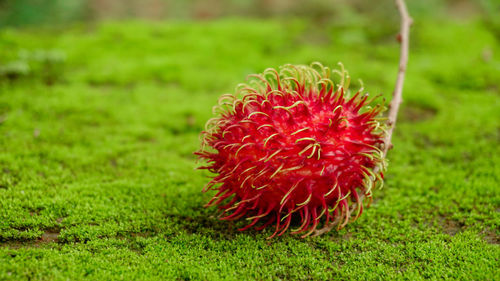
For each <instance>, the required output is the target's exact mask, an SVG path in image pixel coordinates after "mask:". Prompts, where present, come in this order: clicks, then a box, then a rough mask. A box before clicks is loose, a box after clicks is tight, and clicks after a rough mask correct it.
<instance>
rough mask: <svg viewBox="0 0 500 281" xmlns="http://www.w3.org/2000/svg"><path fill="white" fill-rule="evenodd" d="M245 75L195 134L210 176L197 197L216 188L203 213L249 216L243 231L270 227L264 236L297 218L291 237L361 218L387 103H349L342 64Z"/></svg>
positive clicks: (375, 176) (355, 98) (378, 165)
mask: <svg viewBox="0 0 500 281" xmlns="http://www.w3.org/2000/svg"><path fill="white" fill-rule="evenodd" d="M332 73H338V74H340V79H341V81H340V82H339V83H338V84H335V83H334V82H333V81H332V80H331V78H330V75H331V74H332ZM251 77H253V79H252V80H251V81H250V82H249V84H241V85H239V86H238V90H237V95H236V96H235V95H232V94H227V95H223V96H222V97H221V98H220V99H219V105H217V106H215V107H214V114H216V115H217V117H215V118H212V119H211V120H209V121H208V122H207V124H206V128H205V131H203V132H202V133H201V137H202V148H201V149H200V150H199V151H198V152H196V154H197V155H198V156H199V158H200V159H202V160H205V161H206V162H207V163H208V165H207V166H205V167H201V169H208V170H209V171H210V172H212V173H214V174H216V175H215V176H214V177H213V179H212V180H211V181H210V182H209V183H208V184H207V185H206V186H205V188H204V190H205V191H207V190H210V189H216V190H217V191H218V192H217V193H216V195H215V196H214V197H213V198H212V200H210V202H209V203H208V204H207V206H213V205H218V207H219V208H220V210H221V211H222V214H221V219H223V220H236V219H240V218H242V217H246V219H247V220H249V224H248V225H247V226H245V227H243V228H241V229H240V230H245V229H247V228H249V227H252V226H257V229H264V228H265V227H266V226H269V225H273V228H274V232H273V234H272V235H271V236H270V238H272V237H274V236H275V235H282V234H283V233H284V232H285V231H286V230H287V229H288V228H289V226H290V224H291V222H292V219H294V221H297V220H300V222H299V223H295V224H297V228H296V229H295V230H293V232H292V233H304V234H303V237H306V236H308V235H310V234H311V233H312V232H314V231H315V230H316V229H317V227H318V226H321V225H323V226H326V225H328V224H329V223H330V224H331V223H332V222H333V221H336V224H338V227H339V228H341V227H343V226H345V225H346V224H347V222H348V221H349V219H350V218H354V219H356V218H357V217H359V215H361V213H362V210H363V204H362V199H361V196H364V197H366V198H368V199H371V191H372V189H373V187H374V186H375V185H377V184H382V180H383V174H382V171H383V168H384V159H383V154H382V151H381V150H382V147H383V143H384V136H385V125H384V123H383V122H382V121H381V118H380V116H379V115H380V113H381V112H382V111H383V110H384V106H383V105H380V104H377V105H374V106H371V105H370V103H372V101H373V99H372V100H370V101H368V95H362V94H361V93H360V92H357V93H356V94H354V95H352V96H351V95H350V94H349V91H348V86H349V81H350V78H349V76H348V75H347V72H346V71H344V69H343V67H342V70H341V71H331V70H330V69H329V68H327V67H323V66H322V65H320V64H318V63H315V64H312V65H311V66H304V65H297V66H294V65H286V66H283V67H281V68H280V71H279V72H278V71H277V70H275V69H267V70H266V71H264V73H263V74H260V75H252V76H251ZM353 206H354V207H355V208H353ZM351 211H352V212H353V213H356V214H355V215H354V214H351Z"/></svg>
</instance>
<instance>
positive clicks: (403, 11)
mask: <svg viewBox="0 0 500 281" xmlns="http://www.w3.org/2000/svg"><path fill="white" fill-rule="evenodd" d="M395 1H396V6H397V8H398V10H399V15H400V17H401V23H400V31H399V35H398V40H400V42H401V46H400V52H399V70H398V76H397V78H396V85H395V86H394V92H393V96H392V100H391V103H390V104H389V113H388V115H387V117H388V118H387V126H388V130H387V135H386V136H385V139H384V147H383V151H382V152H383V156H384V158H385V157H386V155H387V151H389V149H391V148H392V141H391V140H392V133H393V131H394V127H395V126H396V120H397V117H398V111H399V106H400V105H401V102H402V101H403V99H402V96H403V83H404V79H405V72H406V65H407V64H408V52H409V47H410V45H409V44H410V26H411V24H412V22H413V20H412V19H411V17H410V14H409V13H408V9H407V8H406V4H405V2H404V0H395ZM378 172H379V167H378V166H377V167H375V169H374V171H373V173H374V174H377V173H378ZM372 180H375V179H373V178H372ZM364 197H365V195H364V194H361V195H360V202H362V201H363V199H364ZM357 207H358V206H357V204H356V203H354V204H353V205H352V206H351V208H350V212H349V213H351V214H352V213H353V211H354V210H356V208H357ZM339 222H340V217H338V218H337V219H336V220H334V221H333V222H331V223H329V224H327V225H325V226H324V227H323V228H321V229H317V230H315V231H314V233H313V235H312V236H318V235H321V234H323V233H325V232H328V231H330V230H331V229H332V228H333V227H335V226H336V225H337V224H339Z"/></svg>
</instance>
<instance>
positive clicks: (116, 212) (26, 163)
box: [0, 20, 500, 280]
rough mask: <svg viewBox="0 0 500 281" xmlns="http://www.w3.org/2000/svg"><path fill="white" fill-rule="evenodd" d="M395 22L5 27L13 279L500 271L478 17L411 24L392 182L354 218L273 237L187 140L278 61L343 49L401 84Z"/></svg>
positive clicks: (3, 93) (5, 178)
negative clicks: (214, 205)
mask: <svg viewBox="0 0 500 281" xmlns="http://www.w3.org/2000/svg"><path fill="white" fill-rule="evenodd" d="M368 26H370V27H371V28H367V27H368ZM396 32H397V30H396V25H395V27H394V28H393V29H392V28H385V27H384V28H377V27H376V25H374V24H373V23H366V24H364V23H363V22H353V23H341V24H331V25H328V26H327V27H320V26H318V25H315V24H312V23H311V24H310V23H305V22H300V21H287V22H276V21H240V20H223V21H217V22H211V23H155V24H146V23H138V22H135V23H133V22H129V23H119V24H118V23H115V24H99V25H97V26H76V27H71V28H64V29H59V30H55V29H49V30H46V29H35V28H32V29H26V30H3V31H1V32H0V46H1V50H2V52H1V53H0V59H1V61H0V62H1V65H2V67H1V68H0V79H1V82H0V279H1V280H13V279H30V280H33V279H39V280H78V279H83V278H88V279H90V280H107V279H123V280H132V279H138V280H147V279H154V278H158V279H160V278H162V279H180V280H199V279H208V280H217V279H226V280H245V279H261V280H262V279H264V280H266V279H283V280H297V279H306V280H308V279H313V280H321V279H324V280H327V279H333V278H339V279H354V280H356V279H359V280H365V279H388V278H390V279H392V278H401V279H409V280H418V279H427V278H431V279H440V278H447V279H463V280H494V279H495V278H498V276H500V270H499V268H500V261H499V260H500V248H499V236H500V230H499V226H500V188H499V182H500V145H499V142H500V123H499V122H500V121H499V120H500V94H499V91H500V89H499V82H498V81H500V44H499V40H500V37H499V34H500V33H499V32H498V30H494V29H491V27H490V26H489V25H488V24H487V23H484V22H482V21H474V20H471V21H468V22H467V23H454V22H425V21H424V22H417V23H416V24H415V26H414V27H413V31H412V32H413V33H412V47H411V48H412V50H411V58H410V65H409V68H408V76H407V81H406V85H405V92H404V95H405V101H404V105H403V108H402V112H401V119H400V123H399V124H398V127H397V129H396V134H395V136H394V144H395V149H394V150H392V151H391V152H390V153H389V159H390V166H389V170H388V172H387V174H386V178H387V181H386V184H385V187H384V189H382V190H376V191H375V192H374V198H375V201H374V203H373V204H372V206H371V207H370V208H368V209H366V212H365V213H364V214H363V216H362V217H361V218H360V219H359V220H358V221H356V222H355V223H352V224H349V225H348V226H347V227H346V228H345V229H343V230H340V231H338V232H337V231H333V232H331V233H329V234H327V235H324V236H322V237H318V238H307V239H300V238H299V237H296V236H291V235H284V236H282V237H279V238H276V239H273V240H270V241H269V240H266V239H265V238H266V237H267V236H269V235H270V233H271V231H266V232H264V233H261V232H255V231H247V232H244V233H240V232H238V231H237V230H236V228H237V226H238V225H239V223H236V224H234V223H227V222H221V221H218V220H217V219H216V218H215V217H214V216H213V215H214V214H215V210H214V209H204V208H203V207H202V205H203V204H204V203H205V202H207V200H208V199H209V197H210V196H211V195H212V194H202V193H201V189H202V187H203V185H204V184H205V183H206V182H207V176H208V174H207V173H204V172H200V171H195V170H194V168H195V167H196V163H195V158H194V156H193V154H192V152H193V151H195V150H196V149H197V148H198V145H199V140H198V133H199V132H200V131H201V130H202V129H203V126H204V123H205V121H206V120H207V119H209V118H210V117H211V107H212V105H213V104H215V102H216V100H217V97H218V96H219V95H220V94H223V93H226V92H231V91H233V89H234V86H235V85H236V84H237V83H239V82H241V81H243V80H244V78H245V76H246V75H248V74H250V73H254V72H261V71H263V70H264V69H265V68H267V67H277V66H279V65H281V64H285V63H301V64H308V63H310V62H313V61H321V62H322V63H323V64H325V65H331V66H335V65H336V63H337V62H338V61H343V62H344V64H345V66H346V68H347V69H349V70H350V73H351V76H352V77H353V78H354V79H353V80H356V79H357V78H362V79H363V81H364V85H365V88H366V89H367V90H368V91H369V92H370V93H373V94H377V93H383V94H384V96H385V97H390V95H391V91H392V87H393V83H394V78H395V74H396V70H397V69H396V65H397V57H398V46H397V44H396V43H395V42H394V34H396ZM495 276H496V277H495Z"/></svg>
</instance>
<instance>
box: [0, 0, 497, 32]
mask: <svg viewBox="0 0 500 281" xmlns="http://www.w3.org/2000/svg"><path fill="white" fill-rule="evenodd" d="M407 2H408V3H407V4H408V6H409V9H410V10H411V11H412V15H413V16H414V17H416V18H425V17H455V18H467V17H471V16H476V17H484V18H486V19H488V20H490V21H491V22H495V24H497V25H498V22H499V19H498V18H499V13H498V12H499V11H500V1H498V0H410V1H407ZM392 7H393V1H391V0H380V1H367V0H310V1H302V0H1V1H0V25H2V26H23V25H39V24H56V25H57V24H67V23H72V22H82V21H96V20H116V19H131V18H141V19H148V20H164V19H198V20H206V19H215V18H220V17H283V18H285V19H289V18H290V17H302V18H303V17H306V18H311V19H314V20H315V21H343V20H344V19H346V18H351V17H357V16H359V14H360V13H361V14H363V15H364V16H370V15H373V16H376V17H377V18H378V19H381V18H389V19H393V18H396V14H395V13H394V12H393V9H392ZM381 15H382V16H384V17H380V16H381Z"/></svg>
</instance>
